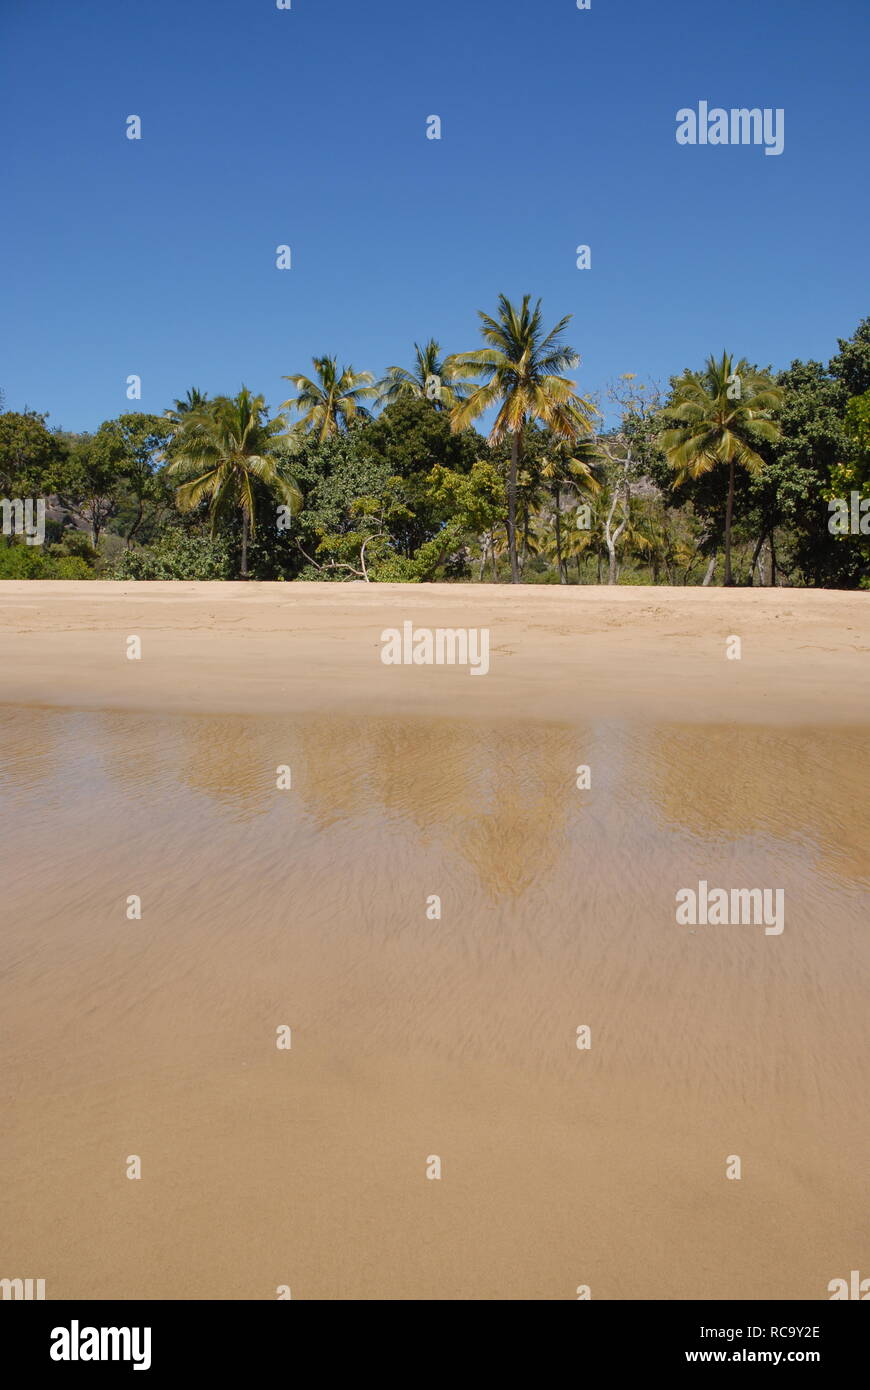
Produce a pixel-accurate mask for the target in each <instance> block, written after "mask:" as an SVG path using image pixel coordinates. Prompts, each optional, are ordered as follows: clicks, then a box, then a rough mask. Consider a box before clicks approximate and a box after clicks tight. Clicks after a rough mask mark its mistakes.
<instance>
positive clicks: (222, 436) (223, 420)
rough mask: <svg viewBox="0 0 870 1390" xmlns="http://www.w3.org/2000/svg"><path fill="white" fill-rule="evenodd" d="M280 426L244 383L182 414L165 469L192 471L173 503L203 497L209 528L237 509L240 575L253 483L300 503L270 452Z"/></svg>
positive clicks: (251, 523) (252, 514)
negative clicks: (230, 393)
mask: <svg viewBox="0 0 870 1390" xmlns="http://www.w3.org/2000/svg"><path fill="white" fill-rule="evenodd" d="M283 430H284V422H283V420H282V419H281V418H280V417H279V418H277V419H275V420H269V419H267V417H266V402H265V400H264V398H263V397H262V396H252V395H251V393H250V391H249V390H248V389H247V387H245V386H243V387H242V389H241V391H240V392H239V394H238V395H237V396H236V397H235V398H231V397H229V396H218V397H216V399H215V400H213V401H212V402H211V403H210V404H209V405H206V406H204V407H202V408H201V409H198V410H191V411H190V412H187V413H186V416H185V420H184V424H183V426H182V428H181V432H180V434H179V436H178V442H177V450H176V454H175V457H174V459H173V461H172V463H171V464H170V465H169V472H170V473H177V474H184V473H189V472H191V471H193V472H194V473H195V474H196V476H195V477H193V478H188V479H186V480H185V481H184V482H183V483H182V484H181V485H180V486H179V488H178V489H177V492H176V502H177V504H178V506H179V507H180V508H181V510H182V511H192V510H193V509H194V508H195V507H197V506H199V504H200V502H202V501H204V500H205V499H208V502H209V508H210V512H211V524H212V531H213V532H214V531H215V530H216V529H217V526H218V523H219V522H220V521H222V520H223V519H224V518H225V517H226V516H227V515H228V514H229V513H230V512H232V511H240V512H241V516H242V566H241V578H242V579H247V577H248V533H249V531H250V534H251V535H254V534H255V533H256V525H257V518H256V493H257V488H258V485H263V486H265V487H267V488H269V489H270V491H271V492H273V493H274V494H275V495H276V496H278V497H279V498H280V499H281V501H282V502H284V503H285V504H287V505H289V506H290V507H291V508H292V509H298V507H299V505H300V502H301V495H300V493H299V489H298V488H297V487H296V485H295V483H294V482H293V481H292V480H291V479H289V478H288V477H287V476H286V475H285V474H284V473H283V472H282V470H281V466H280V464H279V461H278V459H276V458H275V456H274V453H273V452H272V451H273V450H274V447H275V443H276V437H277V436H279V435H280V434H281V433H282V432H283Z"/></svg>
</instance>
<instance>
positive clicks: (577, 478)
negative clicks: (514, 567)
mask: <svg viewBox="0 0 870 1390" xmlns="http://www.w3.org/2000/svg"><path fill="white" fill-rule="evenodd" d="M591 449H592V446H591V444H590V445H589V446H588V448H587V449H586V450H584V452H586V453H587V454H588V458H586V459H584V458H573V457H572V456H571V445H570V443H569V442H568V441H567V440H565V439H557V440H554V441H553V444H552V447H550V448H548V450H547V453H546V454H545V456H544V458H543V459H542V460H541V477H542V478H543V479H544V481H545V482H546V483H547V484H548V486H549V490H550V492H551V495H552V499H553V517H554V521H555V528H556V563H557V566H558V570H559V583H560V584H567V583H568V575H567V567H566V565H565V563H564V561H563V559H562V492H563V489H564V488H566V487H570V488H572V489H573V490H574V492H575V493H579V492H588V493H590V494H594V493H596V492H598V491H599V490H600V487H601V484H600V482H599V481H598V478H597V477H596V476H595V469H596V464H597V462H598V459H597V456H596V455H593V454H592V452H591ZM577 452H578V453H579V452H580V450H577Z"/></svg>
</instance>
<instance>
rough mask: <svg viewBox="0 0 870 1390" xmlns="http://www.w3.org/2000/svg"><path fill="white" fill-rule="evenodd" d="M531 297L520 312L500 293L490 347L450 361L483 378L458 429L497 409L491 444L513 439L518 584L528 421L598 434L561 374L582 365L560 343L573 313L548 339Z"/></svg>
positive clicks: (459, 414) (511, 503)
mask: <svg viewBox="0 0 870 1390" xmlns="http://www.w3.org/2000/svg"><path fill="white" fill-rule="evenodd" d="M530 299H531V296H530V295H524V296H523V300H522V304H521V305H520V306H519V307H517V306H516V305H514V304H512V303H511V302H510V300H509V299H507V297H506V296H505V295H503V294H502V295H499V300H498V309H497V317H495V318H492V317H491V316H490V315H489V314H485V313H483V312H482V311H481V312H480V313H479V318H480V320H481V336H482V337H483V340H484V343H485V344H486V347H484V348H479V349H477V350H475V351H473V352H464V353H458V354H456V355H455V356H454V357H452V358H450V359H449V361H450V366H451V370H455V371H462V372H467V373H468V374H469V375H471V376H475V377H478V376H481V377H484V378H485V380H484V381H483V383H482V384H481V385H479V386H476V387H475V388H474V389H473V390H472V391H471V393H470V395H469V396H468V398H467V400H464V401H460V402H459V403H458V404H457V405H456V406H455V407H454V408H453V411H452V414H451V419H452V422H453V425H454V428H455V429H457V430H459V429H465V428H467V426H468V425H470V424H471V422H472V421H473V420H476V419H477V418H478V417H479V416H480V415H482V414H483V412H484V411H485V410H488V409H490V408H491V407H497V408H498V410H497V414H496V418H495V423H494V424H493V427H492V429H491V430H490V434H489V441H490V443H491V444H497V443H498V442H499V441H500V440H502V439H504V438H505V437H509V438H510V442H511V458H510V466H509V470H508V486H507V499H508V520H507V525H508V549H509V553H510V566H511V583H513V584H518V583H519V579H520V576H519V566H518V561H517V526H516V520H517V478H518V474H519V469H520V466H521V463H522V457H523V432H524V429H525V426H526V423H527V421H539V422H540V423H541V424H543V425H547V426H548V427H549V429H550V430H551V431H552V432H553V434H554V435H556V436H558V437H561V438H564V439H575V438H576V437H577V436H578V435H583V434H588V433H589V432H590V431H591V429H592V420H591V417H592V415H593V414H594V407H593V406H592V405H591V403H590V402H589V401H586V400H584V399H583V398H582V397H580V396H578V395H577V394H576V391H575V389H574V387H575V383H574V382H573V381H569V380H568V378H567V377H565V376H564V375H563V373H564V372H566V371H568V370H570V369H572V368H574V367H576V366H577V364H578V362H579V358H578V356H577V354H576V352H575V351H574V349H573V348H570V347H568V346H566V345H565V344H564V343H563V342H562V338H561V335H562V333H563V332H564V330H565V328H566V327H567V325H568V323H569V322H570V320H571V315H570V314H569V315H567V316H566V317H565V318H563V319H560V320H559V322H558V323H557V324H556V326H555V327H554V328H552V329H551V330H550V332H549V333H545V332H544V328H543V320H542V316H541V301H540V300H538V301H537V304H536V305H535V307H534V309H532V308H531V307H530Z"/></svg>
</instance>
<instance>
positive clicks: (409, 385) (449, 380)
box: [377, 338, 473, 410]
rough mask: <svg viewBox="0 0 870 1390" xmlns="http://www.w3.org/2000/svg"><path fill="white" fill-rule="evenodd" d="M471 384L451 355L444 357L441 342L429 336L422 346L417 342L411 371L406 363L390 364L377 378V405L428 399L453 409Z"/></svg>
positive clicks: (437, 404) (440, 407)
mask: <svg viewBox="0 0 870 1390" xmlns="http://www.w3.org/2000/svg"><path fill="white" fill-rule="evenodd" d="M472 385H473V383H472V382H471V381H469V380H467V379H465V378H464V377H462V376H461V375H460V373H459V372H458V370H457V368H456V367H455V365H454V364H452V363H451V361H450V359H449V358H442V356H441V345H440V343H437V342H436V341H435V339H434V338H430V339H429V341H428V343H426V344H424V346H423V347H420V345H419V343H415V344H414V365H413V367H412V368H411V369H410V371H409V370H408V369H407V368H405V367H388V368H387V370H386V372H385V374H384V376H383V377H382V378H381V380H380V381H379V382H378V398H377V399H378V405H381V406H387V405H394V404H395V403H396V401H403V400H427V401H430V402H431V404H432V405H433V406H434V407H435V409H436V410H452V409H453V407H454V406H455V405H457V404H458V403H459V402H460V401H463V400H465V399H466V397H467V395H468V392H469V389H470V388H471V386H472Z"/></svg>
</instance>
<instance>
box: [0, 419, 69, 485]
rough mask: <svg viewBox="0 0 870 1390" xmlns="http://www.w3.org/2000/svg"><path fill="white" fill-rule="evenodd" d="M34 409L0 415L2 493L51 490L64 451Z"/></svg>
mask: <svg viewBox="0 0 870 1390" xmlns="http://www.w3.org/2000/svg"><path fill="white" fill-rule="evenodd" d="M46 419H47V416H45V415H40V414H38V413H37V411H35V410H25V411H23V412H17V411H14V410H10V411H6V412H5V413H4V414H2V415H0V488H2V490H3V493H4V494H5V495H6V496H10V497H12V496H14V497H29V496H35V495H38V494H45V493H49V492H52V491H53V490H54V487H55V486H56V483H57V479H58V470H59V469H60V467H61V466H62V464H63V461H64V459H65V457H66V453H67V450H66V448H65V446H64V443H63V441H62V440H61V439H60V438H59V437H58V436H57V435H56V434H52V433H51V431H50V430H48V429H46V426H45V421H46Z"/></svg>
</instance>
